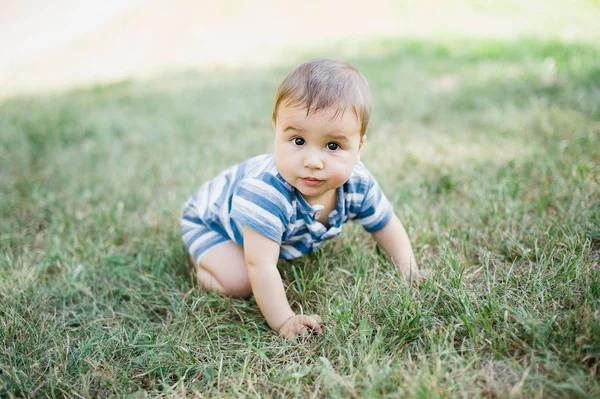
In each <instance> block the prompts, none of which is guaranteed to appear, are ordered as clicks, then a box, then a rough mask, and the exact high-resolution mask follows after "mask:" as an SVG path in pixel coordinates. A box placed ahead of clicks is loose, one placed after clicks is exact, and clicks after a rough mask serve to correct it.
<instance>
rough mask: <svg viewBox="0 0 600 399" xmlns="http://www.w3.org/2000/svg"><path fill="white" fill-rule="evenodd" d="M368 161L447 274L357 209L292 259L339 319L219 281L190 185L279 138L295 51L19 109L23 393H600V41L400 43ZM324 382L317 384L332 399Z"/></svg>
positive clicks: (7, 194) (10, 365) (3, 359)
mask: <svg viewBox="0 0 600 399" xmlns="http://www.w3.org/2000/svg"><path fill="white" fill-rule="evenodd" d="M324 54H327V55H329V56H334V57H341V58H344V59H346V60H348V61H349V62H351V63H352V64H354V65H355V66H357V67H358V68H359V69H360V70H361V71H362V72H363V73H364V74H365V75H366V77H367V79H368V80H369V82H370V84H371V87H372V90H373V95H374V98H375V112H374V116H373V121H372V124H371V126H370V128H369V132H368V141H367V147H366V149H365V151H364V154H363V156H362V159H363V160H364V161H365V163H366V164H367V165H368V166H369V167H370V169H371V171H372V172H373V173H374V174H375V175H376V176H377V177H378V179H379V180H380V182H381V184H382V186H383V187H384V191H385V192H386V193H387V194H388V196H389V198H390V199H391V200H392V202H393V203H394V204H395V207H396V211H397V213H398V215H399V216H400V218H401V220H402V221H403V222H404V224H405V226H406V227H407V230H408V232H409V235H410V236H411V238H412V241H413V245H414V247H415V251H416V253H417V257H418V259H419V261H420V264H421V265H422V266H424V267H429V268H431V269H432V270H433V278H432V279H431V280H430V281H428V282H427V283H426V284H425V285H424V286H423V287H422V288H421V289H420V290H415V289H409V288H406V287H404V286H403V285H402V284H401V282H400V279H399V277H398V276H397V274H396V273H395V272H394V271H393V269H392V268H391V267H390V265H389V263H388V262H387V261H386V259H384V258H383V257H381V256H380V255H378V252H377V251H376V250H375V247H374V244H373V242H372V240H371V239H370V237H369V236H368V235H367V234H365V233H364V232H363V231H361V230H360V229H359V228H356V227H355V226H352V225H348V226H347V227H346V228H345V234H344V235H343V236H342V237H341V238H339V239H337V240H335V241H332V242H330V243H328V245H326V246H325V248H324V249H323V250H321V251H320V252H318V253H317V254H315V255H313V256H310V257H305V258H302V259H299V260H297V261H293V262H288V263H285V262H282V263H281V265H280V270H281V272H282V275H283V278H284V281H285V284H286V286H287V287H288V297H289V299H290V302H291V303H292V304H293V307H294V308H296V309H298V310H300V309H303V310H305V311H307V312H311V313H318V314H320V315H321V316H322V317H323V319H324V321H325V334H324V335H322V336H320V337H315V338H312V339H310V340H308V342H304V343H300V344H292V343H288V342H286V341H283V340H282V339H281V338H279V337H278V336H277V334H276V333H274V332H273V331H271V330H270V329H269V327H268V326H267V324H266V323H265V321H264V319H263V318H262V316H261V315H260V312H259V310H258V308H257V306H256V303H255V302H254V300H249V301H245V300H231V299H227V298H221V297H218V296H217V295H214V294H205V293H204V292H202V290H200V289H199V288H197V287H196V285H195V284H194V281H193V276H192V274H191V272H190V270H189V267H188V263H187V255H186V250H185V248H184V246H183V243H182V242H181V239H180V235H179V222H178V214H179V210H180V206H181V205H182V203H183V202H184V201H185V200H186V199H187V197H188V196H189V195H190V194H191V193H192V192H193V191H194V190H195V189H196V188H197V187H198V186H199V185H200V184H201V183H202V182H203V181H205V180H206V179H208V178H210V177H212V176H213V175H215V174H216V173H217V172H219V171H220V170H221V169H223V168H225V167H227V166H229V165H231V164H233V163H236V162H240V161H242V160H244V159H246V158H248V157H250V156H252V155H255V154H259V153H261V152H267V151H270V149H271V135H272V132H271V128H270V120H269V116H270V112H271V106H272V98H273V95H274V92H275V90H276V87H277V85H278V84H279V82H280V81H281V79H283V77H284V76H285V74H286V73H287V72H288V71H289V69H290V68H291V66H292V64H293V63H294V62H295V61H296V60H290V65H284V66H281V67H273V68H271V69H257V70H236V71H227V70H221V71H203V72H198V71H188V72H181V73H173V74H170V75H165V76H162V77H160V78H156V79H154V80H151V81H145V82H138V81H124V82H120V83H116V84H109V85H98V86H95V87H87V88H81V89H78V90H72V91H69V92H65V93H55V94H46V95H38V96H34V95H30V96H26V97H25V96H22V97H13V98H10V99H7V100H4V101H3V103H2V104H0V140H1V141H0V143H1V146H0V193H1V196H0V220H1V223H0V253H1V257H0V396H8V397H23V396H41V397H46V396H53V397H54V396H59V397H60V396H66V397H79V396H81V397H93V396H98V397H105V396H112V395H114V396H124V395H131V394H133V393H137V395H139V397H143V396H144V394H145V393H146V394H148V395H150V396H161V395H164V396H168V397H173V396H194V395H204V396H207V397H213V396H217V395H219V394H221V395H222V396H224V397H239V396H262V397H268V396H270V397H295V396H297V397H339V398H346V397H418V398H430V397H507V396H510V395H512V396H515V397H592V396H596V397H598V396H600V379H599V375H598V364H599V363H600V311H599V310H598V309H600V267H599V266H600V265H599V255H598V254H599V249H598V248H599V247H600V199H599V190H598V184H599V179H600V122H598V121H600V67H599V65H600V48H598V47H594V46H593V45H583V44H575V43H566V42H561V41H542V40H535V39H520V40H518V41H499V40H467V39H457V38H454V39H447V40H439V41H424V40H408V39H407V40H399V39H388V40H379V41H372V42H366V43H359V44H356V43H354V44H353V45H352V47H351V48H350V47H348V48H346V47H344V45H343V44H340V45H339V46H336V47H335V49H333V48H325V49H322V51H314V52H312V53H307V54H305V55H297V56H296V57H297V61H301V60H304V59H305V58H307V57H312V56H316V55H324ZM313 395H314V396H313Z"/></svg>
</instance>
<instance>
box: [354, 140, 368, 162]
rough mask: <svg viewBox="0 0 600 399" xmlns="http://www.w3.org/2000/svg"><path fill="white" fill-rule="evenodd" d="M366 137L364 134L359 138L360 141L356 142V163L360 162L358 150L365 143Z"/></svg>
mask: <svg viewBox="0 0 600 399" xmlns="http://www.w3.org/2000/svg"><path fill="white" fill-rule="evenodd" d="M366 139H367V135H366V134H365V135H363V136H362V137H361V138H360V143H359V144H358V154H357V155H356V163H359V162H360V150H362V147H363V145H364V144H365V140H366Z"/></svg>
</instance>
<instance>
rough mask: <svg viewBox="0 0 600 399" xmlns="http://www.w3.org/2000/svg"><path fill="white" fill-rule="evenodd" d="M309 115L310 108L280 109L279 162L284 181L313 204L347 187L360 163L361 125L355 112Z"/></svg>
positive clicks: (277, 131) (277, 132) (275, 125)
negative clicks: (341, 187)
mask: <svg viewBox="0 0 600 399" xmlns="http://www.w3.org/2000/svg"><path fill="white" fill-rule="evenodd" d="M335 112H336V109H326V110H322V111H319V112H317V113H314V114H311V115H309V116H308V117H307V116H306V109H304V108H300V107H293V106H280V107H279V109H278V111H277V119H276V121H275V122H273V128H274V129H275V159H276V162H277V169H278V170H279V173H280V174H281V176H283V178H284V179H285V180H286V181H287V182H288V183H289V184H291V185H292V186H294V187H295V188H296V189H298V191H300V192H301V193H302V196H303V197H304V198H305V199H306V200H307V201H308V202H309V203H311V204H315V203H319V202H320V201H319V200H320V199H322V198H324V195H326V194H327V193H328V192H330V191H331V190H335V189H337V188H338V187H339V186H341V185H342V184H344V183H345V182H346V181H347V180H348V178H349V177H350V175H351V174H352V169H353V168H354V165H356V163H357V162H358V161H359V159H360V157H359V153H360V149H361V147H362V144H363V139H362V138H361V137H360V122H359V120H358V118H357V117H356V116H355V115H354V113H353V112H352V111H351V110H346V112H344V113H343V114H341V113H340V114H338V115H337V116H335V117H334V115H335Z"/></svg>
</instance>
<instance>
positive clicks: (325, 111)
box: [278, 102, 359, 121]
mask: <svg viewBox="0 0 600 399" xmlns="http://www.w3.org/2000/svg"><path fill="white" fill-rule="evenodd" d="M278 111H279V112H278V115H280V114H281V113H282V111H283V113H284V114H285V115H286V116H288V115H289V116H294V117H303V118H305V119H308V118H315V117H318V118H322V117H324V116H326V117H328V118H329V119H330V120H331V121H335V120H336V119H342V118H344V116H345V115H346V113H348V112H349V113H350V114H352V115H353V116H354V117H355V118H356V119H357V120H358V119H359V118H358V115H357V114H356V112H354V107H352V106H351V105H348V104H345V103H341V102H340V103H335V104H331V105H329V106H327V107H322V108H317V107H315V106H314V105H313V106H310V105H309V104H307V103H292V102H289V103H285V104H282V105H281V107H280V108H279V110H278Z"/></svg>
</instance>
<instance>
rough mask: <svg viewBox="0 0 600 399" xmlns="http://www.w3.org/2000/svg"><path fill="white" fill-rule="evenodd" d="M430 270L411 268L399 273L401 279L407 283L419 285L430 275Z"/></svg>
mask: <svg viewBox="0 0 600 399" xmlns="http://www.w3.org/2000/svg"><path fill="white" fill-rule="evenodd" d="M431 274H432V273H431V270H427V269H416V270H415V269H413V270H411V271H406V272H403V273H401V275H402V280H403V281H404V282H405V283H406V284H408V285H414V286H416V287H420V286H421V285H422V284H423V283H424V282H425V280H427V279H429V278H430V277H431Z"/></svg>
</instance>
